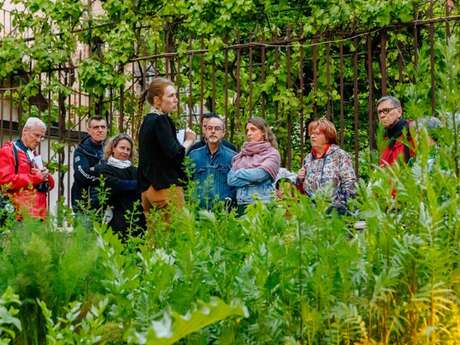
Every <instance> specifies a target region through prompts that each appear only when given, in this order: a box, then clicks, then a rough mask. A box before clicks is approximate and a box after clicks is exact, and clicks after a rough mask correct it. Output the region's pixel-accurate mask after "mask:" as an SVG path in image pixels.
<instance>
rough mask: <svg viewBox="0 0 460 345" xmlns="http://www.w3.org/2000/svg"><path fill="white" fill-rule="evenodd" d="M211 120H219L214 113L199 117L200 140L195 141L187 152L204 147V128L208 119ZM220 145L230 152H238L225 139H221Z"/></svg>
mask: <svg viewBox="0 0 460 345" xmlns="http://www.w3.org/2000/svg"><path fill="white" fill-rule="evenodd" d="M212 118H218V119H220V117H219V115H217V114H215V113H206V114H203V116H202V117H201V121H200V125H201V133H202V136H201V139H200V141H197V142H196V143H195V144H193V145H192V146H191V147H190V149H189V152H192V151H193V150H196V149H199V148H200V147H203V146H206V126H207V124H208V121H209V120H210V119H212ZM222 144H223V145H224V146H227V147H228V148H229V149H230V150H232V151H238V150H237V148H236V147H235V145H233V144H232V143H231V142H229V141H227V140H225V139H222Z"/></svg>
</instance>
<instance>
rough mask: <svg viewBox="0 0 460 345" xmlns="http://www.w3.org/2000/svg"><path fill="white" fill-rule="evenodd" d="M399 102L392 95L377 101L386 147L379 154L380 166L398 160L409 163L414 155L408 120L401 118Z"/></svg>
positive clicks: (391, 163)
mask: <svg viewBox="0 0 460 345" xmlns="http://www.w3.org/2000/svg"><path fill="white" fill-rule="evenodd" d="M402 113H403V111H402V108H401V102H400V101H399V100H398V99H397V98H396V97H393V96H385V97H382V98H380V99H379V100H378V101H377V114H378V116H379V120H380V123H381V124H382V125H383V127H384V128H385V139H386V140H387V144H386V147H385V148H384V150H383V152H382V154H381V155H380V166H381V167H385V166H388V165H393V164H395V163H397V162H398V161H399V160H401V161H403V162H405V163H409V162H410V160H411V158H412V157H414V156H415V154H414V151H413V140H412V137H411V135H410V131H409V123H408V121H406V120H404V119H403V118H402Z"/></svg>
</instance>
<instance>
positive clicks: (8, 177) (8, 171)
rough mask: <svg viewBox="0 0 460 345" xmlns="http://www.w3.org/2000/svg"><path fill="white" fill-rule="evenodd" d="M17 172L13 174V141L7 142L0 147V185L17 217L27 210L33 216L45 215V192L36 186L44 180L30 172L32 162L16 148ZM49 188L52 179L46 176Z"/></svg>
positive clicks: (52, 181) (41, 216)
mask: <svg viewBox="0 0 460 345" xmlns="http://www.w3.org/2000/svg"><path fill="white" fill-rule="evenodd" d="M17 152H18V173H17V174H15V157H14V152H13V143H12V142H7V143H5V144H4V145H3V146H2V148H1V149H0V185H1V186H2V190H5V189H4V188H5V187H4V185H8V186H7V187H6V193H7V194H9V195H10V196H11V199H12V201H13V204H14V205H15V207H16V210H17V211H18V212H17V217H18V219H21V218H22V214H23V213H24V211H25V212H27V213H28V214H29V215H31V216H32V217H34V218H40V219H44V218H45V217H46V214H47V211H46V194H47V193H46V192H39V191H38V190H37V186H38V185H39V184H40V183H42V182H44V179H43V178H42V177H41V176H39V175H38V174H33V173H32V172H31V169H32V167H33V166H32V162H31V161H30V159H29V158H28V157H27V154H26V153H25V152H24V151H22V150H20V149H18V150H17ZM48 183H49V190H51V189H53V188H54V179H53V177H52V176H51V175H49V176H48Z"/></svg>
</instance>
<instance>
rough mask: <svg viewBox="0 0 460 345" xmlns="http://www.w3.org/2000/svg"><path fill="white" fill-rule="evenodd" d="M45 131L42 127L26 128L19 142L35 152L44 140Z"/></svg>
mask: <svg viewBox="0 0 460 345" xmlns="http://www.w3.org/2000/svg"><path fill="white" fill-rule="evenodd" d="M45 133H46V129H45V128H43V127H39V126H35V127H28V128H24V129H23V130H22V136H21V141H22V142H23V143H24V145H26V147H28V148H29V149H31V150H35V149H36V148H37V147H38V146H39V145H40V143H41V142H42V140H44V139H45Z"/></svg>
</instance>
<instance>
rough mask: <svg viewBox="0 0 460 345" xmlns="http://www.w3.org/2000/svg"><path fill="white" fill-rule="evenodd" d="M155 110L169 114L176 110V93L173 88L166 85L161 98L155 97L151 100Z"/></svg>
mask: <svg viewBox="0 0 460 345" xmlns="http://www.w3.org/2000/svg"><path fill="white" fill-rule="evenodd" d="M153 101H154V104H155V108H157V109H158V110H160V111H162V112H164V113H171V112H173V111H176V110H177V104H178V100H177V91H176V89H175V87H174V86H171V85H168V86H166V87H165V89H164V91H163V95H162V96H161V97H159V96H155V97H154V98H153Z"/></svg>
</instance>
